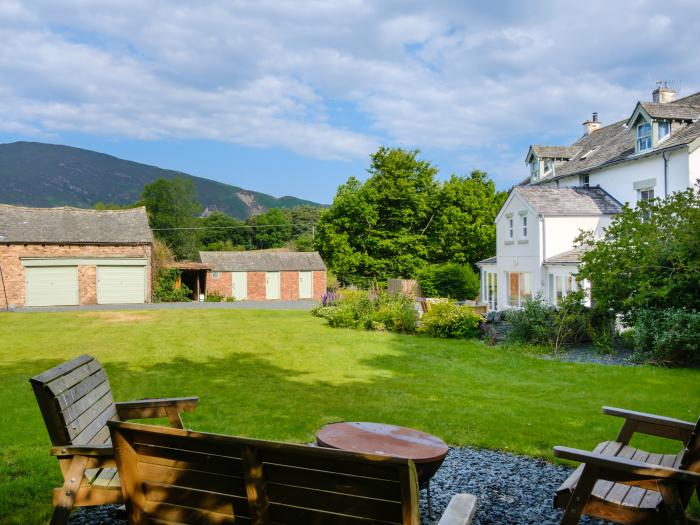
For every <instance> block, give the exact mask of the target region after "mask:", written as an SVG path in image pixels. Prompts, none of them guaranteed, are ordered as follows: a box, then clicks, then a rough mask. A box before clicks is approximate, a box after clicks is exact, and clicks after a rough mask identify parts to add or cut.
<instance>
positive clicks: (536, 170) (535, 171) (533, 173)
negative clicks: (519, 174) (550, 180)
mask: <svg viewBox="0 0 700 525" xmlns="http://www.w3.org/2000/svg"><path fill="white" fill-rule="evenodd" d="M530 178H531V179H532V180H538V179H539V178H540V160H539V159H538V158H533V159H532V162H530Z"/></svg>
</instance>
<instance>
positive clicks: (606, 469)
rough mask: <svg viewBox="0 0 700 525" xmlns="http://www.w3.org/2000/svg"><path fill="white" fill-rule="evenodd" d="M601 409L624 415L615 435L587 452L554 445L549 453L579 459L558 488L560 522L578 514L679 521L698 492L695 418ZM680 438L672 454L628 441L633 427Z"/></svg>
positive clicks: (699, 446)
mask: <svg viewBox="0 0 700 525" xmlns="http://www.w3.org/2000/svg"><path fill="white" fill-rule="evenodd" d="M603 413H604V414H608V415H611V416H617V417H621V418H624V420H625V422H624V424H623V426H622V429H621V430H620V433H619V434H618V436H617V439H616V440H615V441H604V442H603V443H599V444H598V446H597V447H595V449H593V451H592V452H588V451H584V450H578V449H573V448H568V447H554V455H555V456H557V457H560V458H564V459H570V460H572V461H578V462H581V463H582V464H581V465H580V466H579V467H578V468H577V469H576V470H575V471H574V472H573V473H572V474H571V476H569V478H568V479H567V480H566V481H565V482H564V483H563V484H562V485H561V486H560V487H559V489H557V493H556V495H555V497H554V505H555V507H559V508H563V509H566V510H565V512H564V518H563V519H562V522H561V523H562V525H573V524H575V523H578V522H579V519H580V517H581V515H582V514H588V515H590V516H595V517H598V518H602V519H606V520H610V521H615V522H618V523H634V524H642V523H644V524H647V523H648V524H657V523H658V524H662V523H672V524H674V525H680V524H685V523H688V522H689V521H688V519H687V518H686V516H685V508H686V507H687V505H688V501H689V500H690V497H691V496H692V493H693V490H697V491H698V495H699V496H700V485H699V483H700V419H698V421H697V422H696V423H691V422H688V421H681V420H679V419H672V418H668V417H663V416H656V415H653V414H645V413H642V412H633V411H631V410H623V409H620V408H612V407H603ZM636 432H639V433H642V434H648V435H651V436H658V437H662V438H668V439H672V440H676V441H680V442H681V443H683V445H684V448H682V449H681V450H680V451H679V452H678V453H677V454H653V453H649V452H645V451H644V450H640V449H637V448H633V447H630V446H629V442H630V439H632V436H633V435H634V434H635V433H636Z"/></svg>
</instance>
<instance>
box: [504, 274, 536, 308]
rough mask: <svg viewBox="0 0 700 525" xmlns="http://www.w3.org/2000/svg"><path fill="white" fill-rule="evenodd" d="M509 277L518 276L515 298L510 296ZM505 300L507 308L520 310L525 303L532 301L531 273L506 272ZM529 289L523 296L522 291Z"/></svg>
mask: <svg viewBox="0 0 700 525" xmlns="http://www.w3.org/2000/svg"><path fill="white" fill-rule="evenodd" d="M511 275H517V276H518V295H517V297H513V296H511V293H510V292H511V287H510V281H511V278H510V277H511ZM506 287H507V288H506V299H507V303H508V306H510V307H515V308H520V307H521V306H522V305H523V303H524V302H525V301H527V300H528V299H532V273H530V272H506ZM526 289H529V293H528V294H525V293H524V291H525V290H526Z"/></svg>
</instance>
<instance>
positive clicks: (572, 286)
mask: <svg viewBox="0 0 700 525" xmlns="http://www.w3.org/2000/svg"><path fill="white" fill-rule="evenodd" d="M559 284H561V287H560V286H559ZM547 289H548V292H549V293H548V297H549V303H550V304H552V305H554V306H556V305H558V304H559V300H560V297H559V296H560V292H561V299H563V298H564V297H566V296H567V295H569V294H570V293H571V292H575V291H576V290H578V284H577V283H576V274H573V273H556V272H550V273H549V276H548V279H547Z"/></svg>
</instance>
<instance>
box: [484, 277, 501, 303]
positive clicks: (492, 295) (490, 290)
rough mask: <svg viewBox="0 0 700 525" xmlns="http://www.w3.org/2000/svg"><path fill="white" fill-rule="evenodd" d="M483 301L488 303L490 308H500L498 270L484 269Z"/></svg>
mask: <svg viewBox="0 0 700 525" xmlns="http://www.w3.org/2000/svg"><path fill="white" fill-rule="evenodd" d="M483 275H484V292H483V301H484V302H485V303H487V304H488V309H489V310H498V272H496V271H494V270H484V272H483Z"/></svg>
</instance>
